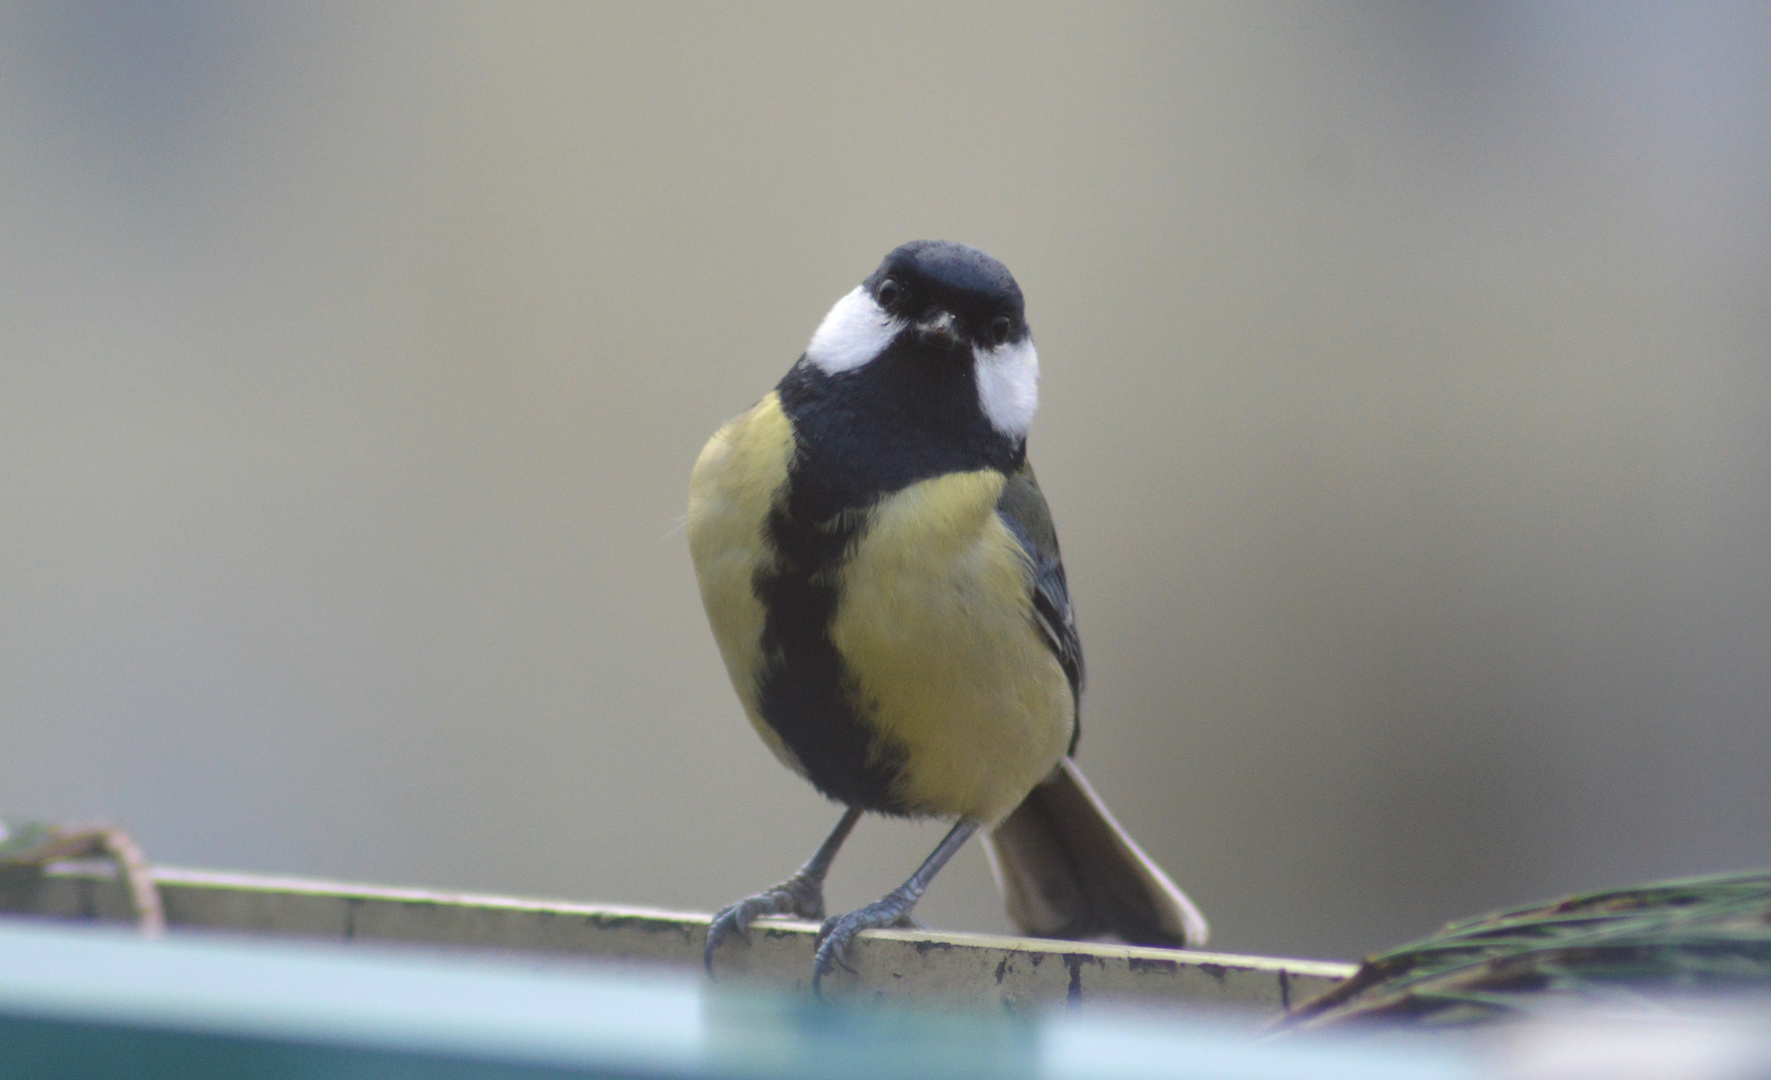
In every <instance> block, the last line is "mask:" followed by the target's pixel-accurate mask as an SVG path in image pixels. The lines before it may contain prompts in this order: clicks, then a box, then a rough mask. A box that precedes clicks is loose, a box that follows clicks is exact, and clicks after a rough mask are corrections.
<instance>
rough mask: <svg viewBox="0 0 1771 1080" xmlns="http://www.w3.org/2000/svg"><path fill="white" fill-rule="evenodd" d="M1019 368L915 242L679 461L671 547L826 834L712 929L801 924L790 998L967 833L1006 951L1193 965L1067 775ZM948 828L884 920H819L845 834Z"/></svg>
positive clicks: (990, 261) (1109, 828) (1008, 283)
mask: <svg viewBox="0 0 1771 1080" xmlns="http://www.w3.org/2000/svg"><path fill="white" fill-rule="evenodd" d="M1038 378H1039V356H1038V352H1037V350H1036V349H1035V348H1034V344H1033V338H1032V333H1031V331H1030V329H1029V327H1028V323H1027V319H1026V311H1025V303H1024V300H1023V297H1022V293H1021V288H1020V286H1019V284H1017V283H1016V281H1015V279H1014V277H1013V275H1011V274H1010V273H1009V271H1008V268H1007V267H1006V266H1004V265H1003V264H1002V263H1001V262H999V261H997V260H996V259H994V258H992V257H991V256H989V255H987V254H985V253H984V252H982V251H980V250H978V249H977V248H974V247H970V246H967V245H964V244H958V243H952V242H948V241H939V240H919V241H913V242H911V243H907V244H904V245H903V246H901V247H898V248H896V249H895V250H893V251H892V252H890V253H889V254H887V255H886V257H885V259H884V260H883V261H882V262H881V263H880V264H879V266H878V268H877V269H875V270H874V271H873V273H872V274H871V275H869V276H868V277H867V278H866V279H865V280H863V281H862V283H861V284H860V285H858V286H856V287H854V288H853V289H852V290H850V291H849V292H848V293H846V294H845V295H844V296H842V298H841V299H839V300H837V301H836V303H835V305H834V306H833V307H831V309H830V311H829V313H828V314H827V315H825V317H824V319H823V321H822V322H820V323H819V324H818V327H817V329H816V330H815V331H814V332H813V333H812V336H811V340H810V342H809V343H808V344H807V346H806V349H805V351H804V353H803V354H802V355H801V356H800V357H799V359H798V360H797V361H796V362H795V363H794V364H793V365H792V366H791V367H790V368H789V370H788V372H787V374H786V375H785V376H784V377H783V378H782V379H781V381H780V382H779V384H777V385H776V387H775V388H774V390H773V391H772V392H770V393H769V394H768V395H767V396H765V397H763V398H762V399H761V401H759V402H758V403H757V404H756V405H754V406H753V407H752V408H750V409H749V410H748V411H746V412H744V413H743V414H742V415H740V416H738V417H737V418H736V419H733V420H731V421H730V422H728V423H727V424H725V425H724V426H723V427H721V428H720V429H719V430H718V431H717V432H716V433H715V434H714V435H713V437H712V438H711V439H709V440H708V442H707V444H706V446H705V447H704V448H703V449H702V451H701V453H700V455H699V457H698V458H697V459H696V462H695V466H694V469H693V472H692V474H691V477H690V484H689V514H688V519H687V535H688V543H689V550H690V555H691V559H692V561H693V563H694V567H695V573H696V578H697V582H698V584H699V587H700V593H701V599H702V601H703V605H704V606H705V608H706V611H707V616H708V620H709V623H710V625H711V627H712V630H713V636H714V639H715V641H716V643H717V645H718V647H719V652H720V655H721V657H722V658H723V660H724V662H725V667H726V670H727V673H728V674H729V675H730V677H731V682H732V686H733V688H734V690H735V691H736V692H737V696H738V699H739V701H740V703H741V704H742V706H743V709H744V712H745V714H746V716H747V717H748V718H749V720H750V722H751V724H752V726H754V727H755V729H756V732H757V734H758V735H759V736H761V738H762V741H763V742H764V743H765V744H766V745H767V746H768V748H769V749H770V750H771V751H773V753H774V755H775V757H776V758H778V759H779V760H780V761H781V762H782V763H783V764H784V765H786V766H787V767H788V768H789V769H791V770H792V771H794V772H796V773H798V774H799V775H800V776H802V777H804V778H805V779H806V780H808V781H810V782H811V784H812V785H813V787H815V788H816V789H817V790H818V791H819V792H821V793H822V794H823V795H825V796H826V797H827V798H829V799H830V800H832V801H834V802H836V803H839V804H842V805H843V806H844V808H845V809H844V811H843V813H842V815H841V818H840V819H839V820H838V822H837V824H836V826H835V828H834V829H833V830H832V831H831V832H830V834H829V836H828V837H827V838H826V839H825V840H824V842H823V843H822V844H821V845H820V846H819V847H818V849H817V850H816V852H815V853H814V854H813V855H812V857H811V859H810V860H808V861H807V862H806V863H805V865H804V866H802V867H801V868H800V869H799V871H798V872H796V873H795V874H793V875H792V876H791V877H789V878H788V879H787V880H786V881H785V882H783V883H781V884H780V885H777V886H775V887H773V888H770V889H767V890H765V891H763V892H761V893H758V894H756V895H754V896H750V897H746V898H745V899H743V900H740V901H738V902H736V903H734V904H732V905H730V906H728V907H726V908H725V909H723V910H722V911H720V912H719V913H718V914H717V915H715V916H714V917H713V919H712V921H711V923H710V925H709V929H708V934H707V939H706V947H705V955H704V959H705V963H706V966H707V970H708V972H709V973H710V974H711V973H712V971H713V966H714V957H715V954H716V953H717V952H718V950H719V948H720V946H721V944H722V943H723V942H725V941H726V940H727V939H729V938H730V937H732V936H737V937H739V938H740V939H743V940H746V941H748V940H749V927H750V924H751V922H752V921H753V920H754V919H756V918H759V917H762V916H769V915H786V916H794V917H798V918H802V919H807V920H811V921H820V920H822V925H821V927H820V929H819V933H818V937H817V939H816V949H815V956H814V963H813V971H812V987H813V989H814V991H816V990H817V989H818V987H819V984H820V981H821V980H822V979H823V978H824V977H825V976H827V975H829V974H830V973H831V971H833V970H834V968H835V967H836V966H839V965H840V966H842V967H843V968H845V969H847V970H850V971H853V970H854V969H853V967H852V966H851V965H850V964H849V961H848V954H849V947H850V944H851V942H852V941H853V939H854V938H855V936H856V935H857V934H858V933H860V932H862V931H864V930H867V929H872V928H879V927H887V926H908V925H914V923H912V921H911V920H910V914H911V910H912V909H913V908H914V907H915V905H916V902H917V900H918V899H919V898H920V897H921V896H922V894H923V892H924V891H925V890H926V889H927V888H928V885H929V883H930V881H931V880H933V878H934V877H935V875H936V874H937V873H938V872H939V871H940V870H941V868H942V866H944V865H945V864H946V863H947V861H948V860H949V859H950V858H952V856H953V855H954V853H955V852H957V851H958V850H959V849H960V848H961V847H962V846H963V845H964V844H965V843H966V841H967V840H968V839H970V838H971V837H972V836H973V835H974V834H979V833H982V834H983V843H984V847H985V852H986V855H987V856H988V858H989V861H990V864H991V867H992V870H993V871H994V874H995V877H996V879H997V882H998V884H999V886H1000V887H1001V889H1002V892H1003V896H1004V904H1005V906H1006V908H1007V910H1008V913H1009V916H1010V920H1011V921H1012V922H1013V923H1014V924H1015V925H1016V927H1017V928H1018V929H1020V930H1021V931H1022V932H1023V933H1027V934H1032V935H1038V936H1044V937H1059V938H1074V939H1086V938H1090V937H1098V936H1106V935H1112V936H1117V937H1119V938H1120V939H1122V940H1124V941H1127V942H1129V943H1132V944H1143V945H1161V946H1171V947H1197V946H1199V945H1202V944H1203V943H1204V942H1205V940H1206V937H1207V934H1208V928H1207V924H1206V921H1205V919H1204V917H1203V916H1202V915H1201V914H1200V912H1199V909H1198V907H1197V906H1196V905H1194V903H1193V902H1192V901H1191V900H1190V899H1189V898H1188V897H1187V895H1186V894H1185V893H1183V892H1182V891H1181V890H1180V889H1179V888H1177V887H1176V886H1175V884H1174V883H1173V881H1171V880H1170V879H1169V878H1168V876H1167V875H1166V874H1165V873H1163V871H1162V870H1161V868H1160V867H1158V866H1157V865H1156V863H1155V862H1153V861H1152V860H1151V859H1150V858H1149V857H1148V856H1147V855H1146V854H1145V853H1144V852H1143V851H1142V849H1140V848H1139V847H1138V845H1137V844H1136V843H1134V842H1133V841H1132V839H1131V838H1130V836H1129V835H1127V834H1126V832H1125V830H1124V829H1123V828H1121V827H1120V826H1119V824H1118V822H1117V821H1115V820H1114V818H1113V816H1112V814H1111V813H1109V812H1108V810H1107V808H1106V806H1105V804H1104V803H1102V801H1101V799H1100V797H1099V796H1098V795H1097V794H1096V793H1095V791H1094V789H1093V788H1092V787H1091V786H1090V785H1089V783H1088V781H1087V780H1086V779H1085V778H1084V777H1083V775H1082V773H1081V771H1080V770H1079V769H1078V768H1077V766H1076V763H1075V760H1074V757H1073V755H1074V753H1075V750H1076V746H1077V739H1078V736H1079V735H1080V732H1081V728H1080V710H1081V701H1082V690H1083V676H1084V669H1083V658H1082V645H1081V640H1080V638H1079V637H1078V634H1077V629H1076V619H1075V615H1074V612H1073V609H1072V605H1071V600H1070V592H1069V587H1068V585H1067V583H1066V580H1065V575H1064V564H1063V560H1062V558H1061V556H1060V553H1059V550H1058V538H1057V533H1056V531H1055V529H1054V528H1053V525H1052V519H1051V513H1050V510H1049V509H1048V507H1047V504H1046V500H1045V496H1044V495H1043V494H1042V493H1041V491H1040V488H1039V484H1038V481H1037V480H1036V479H1035V477H1034V473H1033V467H1032V465H1031V464H1029V462H1028V459H1027V435H1028V431H1029V428H1030V427H1031V424H1032V421H1033V416H1034V412H1035V411H1036V409H1037V407H1038V400H1039V395H1038ZM866 813H874V814H879V815H884V816H888V817H903V818H923V819H927V818H933V819H943V820H948V821H952V822H953V823H954V824H953V826H952V829H951V830H950V831H949V832H948V833H947V834H946V835H945V837H944V838H943V839H942V840H941V841H940V843H939V844H938V845H937V846H936V847H935V850H934V851H933V852H932V853H931V854H930V855H929V856H928V858H927V860H926V861H924V862H923V863H922V865H921V866H920V867H919V868H918V869H917V870H916V871H915V873H913V874H912V875H911V876H910V877H909V878H908V879H907V880H906V881H905V882H904V884H903V885H901V886H900V887H898V888H897V889H895V890H893V891H892V892H891V893H888V894H887V895H886V896H885V897H884V898H882V899H881V900H879V901H877V902H875V903H872V904H869V905H867V906H865V907H862V908H860V909H858V910H856V911H852V912H849V913H847V914H844V915H839V916H835V917H832V918H829V919H827V920H826V919H825V905H824V895H823V886H824V879H825V875H826V874H827V872H828V871H829V869H830V866H831V863H832V860H833V859H834V858H835V857H836V854H837V851H838V849H839V848H840V847H841V846H842V844H843V842H844V840H845V839H846V838H847V837H848V835H849V833H850V832H851V830H852V829H853V828H854V827H855V824H856V822H857V821H858V820H859V819H860V818H861V816H862V815H863V814H866Z"/></svg>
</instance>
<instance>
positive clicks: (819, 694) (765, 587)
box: [754, 511, 906, 814]
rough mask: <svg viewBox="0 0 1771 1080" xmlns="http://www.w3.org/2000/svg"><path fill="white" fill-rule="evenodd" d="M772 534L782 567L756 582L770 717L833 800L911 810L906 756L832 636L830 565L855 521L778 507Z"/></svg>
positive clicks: (765, 709) (763, 692) (764, 699)
mask: <svg viewBox="0 0 1771 1080" xmlns="http://www.w3.org/2000/svg"><path fill="white" fill-rule="evenodd" d="M769 532H770V535H771V538H772V539H773V540H774V541H775V546H776V548H777V550H778V551H779V552H780V553H781V555H782V560H781V561H782V565H783V568H782V570H781V572H779V573H774V574H762V573H759V574H758V575H757V578H756V581H755V584H754V588H755V589H756V595H757V598H758V599H759V600H761V601H762V602H763V607H764V609H765V610H766V612H767V615H766V617H765V619H764V622H763V637H762V649H763V656H764V657H765V659H766V663H767V665H768V668H767V673H766V674H765V675H764V677H763V680H762V685H761V687H760V693H759V695H758V705H759V706H760V708H761V711H762V715H763V719H764V720H766V721H767V722H768V724H769V726H770V727H772V728H774V729H775V733H776V734H777V735H779V736H781V741H782V742H784V743H786V744H787V746H788V748H789V749H790V750H792V751H793V753H794V756H795V757H797V758H799V761H800V764H802V765H804V766H805V769H806V777H807V779H809V780H811V782H812V785H813V786H814V787H816V788H817V789H818V790H819V791H821V792H823V793H824V794H825V795H826V796H828V797H829V798H832V799H836V800H838V801H841V802H845V803H847V804H849V805H850V806H858V807H860V808H862V809H864V810H873V811H877V812H879V813H886V814H901V813H905V812H906V807H905V806H904V805H903V804H902V803H900V802H899V801H898V800H897V798H896V797H895V796H894V795H893V794H892V788H893V786H894V785H893V782H894V781H895V780H896V779H897V777H898V773H899V771H900V770H901V769H902V768H903V763H904V755H903V753H902V752H899V751H897V750H896V748H895V747H893V746H891V745H890V744H887V743H883V742H882V741H881V740H879V739H878V738H877V737H876V736H875V734H874V732H873V731H872V730H871V728H870V726H869V725H867V724H866V723H865V722H864V721H863V720H862V719H861V717H860V716H859V715H858V714H857V712H856V709H855V703H854V699H853V680H852V679H851V678H850V677H849V674H848V670H847V668H846V667H845V665H844V664H843V662H842V656H841V655H840V654H838V652H837V650H836V645H835V643H833V642H832V641H831V640H830V623H831V620H832V618H834V616H835V614H836V589H835V587H834V585H833V584H832V583H831V582H830V577H831V573H830V571H831V570H832V569H833V568H834V567H835V565H836V564H837V563H838V561H839V560H840V558H841V555H842V550H843V548H844V546H845V545H846V544H847V543H848V541H849V540H850V539H851V538H852V535H853V529H852V528H846V529H829V530H823V529H818V528H815V527H812V526H807V525H801V524H797V523H795V522H794V521H792V520H790V519H789V518H788V517H787V515H786V514H783V513H781V512H780V511H777V512H776V513H774V514H772V515H771V516H770V520H769ZM819 556H822V557H819ZM821 571H822V572H821Z"/></svg>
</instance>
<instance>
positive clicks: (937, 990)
mask: <svg viewBox="0 0 1771 1080" xmlns="http://www.w3.org/2000/svg"><path fill="white" fill-rule="evenodd" d="M154 876H155V879H156V881H157V882H158V883H159V886H160V889H161V892H162V896H163V898H164V900H165V904H166V916H167V922H168V924H169V925H171V926H172V927H174V928H177V927H191V928H198V927H200V928H205V929H214V930H234V931H242V932H248V933H262V934H291V935H306V936H310V937H320V938H330V939H332V940H337V941H353V942H377V941H380V942H388V941H399V942H412V943H427V944H434V945H443V946H453V947H460V946H478V947H485V948H496V949H513V950H524V951H531V952H543V953H550V954H555V955H564V956H578V957H591V958H597V959H603V960H612V961H626V962H640V963H656V964H669V965H678V966H694V967H696V968H699V967H700V965H701V950H702V942H703V941H704V940H705V937H706V932H707V916H705V915H701V914H695V913H690V912H674V911H661V910H654V909H649V908H638V907H617V906H610V905H593V904H576V903H566V902H561V901H551V900H531V899H519V898H512V897H501V896H486V895H477V894H470V893H453V892H438V891H433V890H426V889H407V888H387V887H381V886H372V885H351V884H343V883H339V882H332V881H320V880H314V879H309V878H294V877H275V876H268V875H257V874H236V873H226V872H218V871H206V870H181V869H174V868H170V867H160V868H156V869H155V871H154ZM0 911H13V912H18V913H25V914H37V915H45V916H53V917H60V918H68V919H94V918H97V919H119V920H120V919H124V918H126V917H127V912H128V907H127V902H126V900H125V897H124V895H123V891H122V889H121V887H120V886H118V885H117V884H116V883H115V882H114V881H113V880H112V879H111V872H110V868H109V867H108V866H106V865H103V864H97V863H67V864H61V865H59V866H56V867H52V868H51V870H50V872H49V873H47V874H45V875H43V876H40V877H34V878H30V879H27V880H23V881H19V880H12V881H9V882H7V884H6V887H5V888H4V889H0ZM755 930H756V931H757V932H756V933H753V934H752V935H751V943H750V944H748V945H746V944H745V943H744V942H742V941H736V940H734V941H732V942H729V943H728V944H727V945H725V946H724V947H722V948H721V950H720V953H719V955H718V956H717V957H716V958H715V965H714V971H715V976H716V977H717V978H719V979H721V980H728V979H729V980H733V981H740V980H742V981H748V982H755V983H762V984H767V985H770V986H774V987H778V988H784V989H798V990H809V988H810V976H811V969H812V965H811V961H812V942H813V939H814V936H815V935H816V933H817V926H816V924H813V923H801V922H790V921H780V920H773V919H768V920H762V921H759V922H758V923H757V925H756V926H755ZM851 960H852V962H853V963H854V965H855V968H856V973H854V974H850V973H848V972H843V971H838V972H836V973H835V974H834V975H833V976H831V977H830V978H828V979H826V981H825V988H826V992H827V993H830V994H833V995H836V994H841V995H845V996H853V997H857V998H868V999H876V1000H881V1001H916V1002H920V1003H924V1004H937V1003H938V1004H941V1005H952V1006H962V1007H972V1008H986V1009H991V1010H1003V1011H1007V1012H1009V1013H1011V1014H1019V1013H1026V1012H1031V1011H1034V1010H1038V1009H1044V1008H1049V1007H1054V1006H1057V1007H1062V1006H1066V1005H1071V1006H1073V1005H1085V1004H1092V1003H1095V1002H1104V1001H1115V1002H1127V1003H1137V1004H1145V1005H1161V1006H1168V1007H1176V1008H1184V1009H1189V1010H1207V1011H1213V1012H1240V1013H1243V1014H1245V1015H1247V1016H1248V1017H1249V1018H1250V1019H1253V1020H1260V1019H1264V1018H1267V1017H1271V1016H1275V1015H1278V1014H1279V1013H1281V1012H1283V1011H1285V1010H1286V1009H1287V1008H1289V1007H1290V1006H1292V1005H1294V1004H1297V1003H1301V1002H1303V1001H1307V1000H1308V999H1310V998H1311V997H1314V996H1315V995H1316V994H1319V993H1321V992H1323V991H1324V990H1327V989H1328V988H1329V987H1331V986H1333V985H1335V984H1336V983H1338V982H1340V981H1341V980H1343V979H1345V978H1346V977H1347V976H1348V975H1350V974H1351V973H1352V971H1353V965H1351V964H1340V963H1331V962H1326V961H1315V960H1287V959H1276V958H1271V957H1264V956H1236V955H1232V954H1227V953H1206V952H1192V951H1181V950H1174V949H1152V948H1140V947H1133V946H1127V945H1107V944H1097V943H1089V942H1074V941H1051V940H1045V939H1039V938H1013V937H998V936H993V935H983V934H942V933H936V932H933V931H928V930H920V929H918V930H873V931H868V932H866V933H864V934H862V935H861V936H860V937H859V938H857V939H856V941H855V945H854V948H853V951H852V953H851ZM1046 961H1053V962H1052V963H1047V962H1046Z"/></svg>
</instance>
